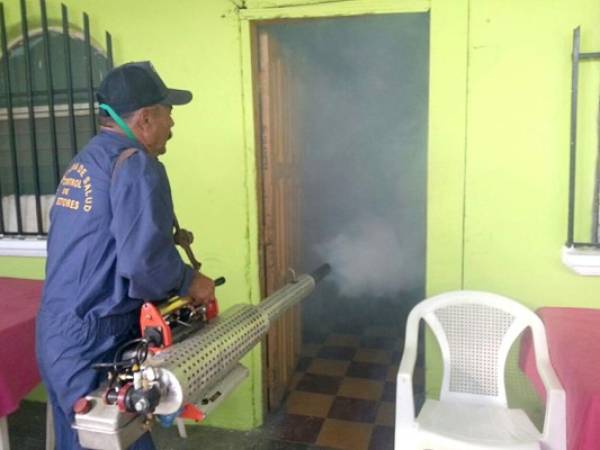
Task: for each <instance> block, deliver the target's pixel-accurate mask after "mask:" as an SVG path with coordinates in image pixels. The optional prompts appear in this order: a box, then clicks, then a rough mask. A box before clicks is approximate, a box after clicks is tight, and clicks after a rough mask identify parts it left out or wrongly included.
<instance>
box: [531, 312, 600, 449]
mask: <svg viewBox="0 0 600 450" xmlns="http://www.w3.org/2000/svg"><path fill="white" fill-rule="evenodd" d="M537 313H538V314H539V316H540V317H541V318H542V320H543V321H544V325H545V327H546V336H547V338H548V347H549V350H550V360H551V362H552V366H553V367H554V370H555V371H556V374H557V375H558V378H559V379H560V381H561V383H562V385H563V387H564V389H565V392H566V395H567V448H568V450H598V449H600V309H585V308H541V309H539V310H538V311H537ZM521 368H523V370H524V371H525V373H526V374H527V376H528V377H529V378H530V379H531V380H532V381H533V383H534V385H535V387H536V389H537V390H538V392H539V393H540V394H542V395H543V393H544V388H543V385H542V382H541V380H540V378H539V375H538V373H537V370H536V368H535V361H534V358H533V351H532V346H531V340H530V339H525V340H524V341H523V345H522V347H521Z"/></svg>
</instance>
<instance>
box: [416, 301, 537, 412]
mask: <svg viewBox="0 0 600 450" xmlns="http://www.w3.org/2000/svg"><path fill="white" fill-rule="evenodd" d="M421 319H423V320H425V322H426V323H427V324H428V325H429V327H430V328H431V330H432V331H433V333H434V335H435V337H436V339H437V340H438V343H439V345H440V349H441V352H442V358H443V361H444V377H443V381H442V388H441V393H440V399H441V400H452V401H461V402H472V403H483V404H490V403H491V404H496V405H502V406H507V399H506V387H505V384H504V370H505V365H506V358H507V356H508V352H509V351H510V348H511V346H512V345H513V343H514V341H515V339H516V338H517V337H518V336H519V335H520V334H521V332H522V331H523V330H524V329H525V328H526V327H531V328H532V331H534V333H535V335H536V338H537V339H536V340H537V341H538V342H539V343H541V344H542V345H544V346H546V350H545V351H546V352H547V345H546V339H545V333H544V326H543V324H542V322H541V320H540V319H539V317H538V316H536V315H535V313H533V312H532V311H530V310H529V309H527V308H526V307H525V306H523V305H521V304H519V303H517V302H516V301H514V300H511V299H509V298H506V297H503V296H500V295H496V294H491V293H487V292H478V291H455V292H447V293H444V294H441V295H437V296H435V297H431V298H429V299H426V300H424V301H423V302H421V303H419V304H418V305H416V306H415V307H414V308H413V310H412V311H411V313H410V315H409V318H408V324H407V332H408V330H409V329H414V328H415V327H417V326H418V322H419V321H420V320H421ZM540 334H541V337H540ZM407 336H408V333H407Z"/></svg>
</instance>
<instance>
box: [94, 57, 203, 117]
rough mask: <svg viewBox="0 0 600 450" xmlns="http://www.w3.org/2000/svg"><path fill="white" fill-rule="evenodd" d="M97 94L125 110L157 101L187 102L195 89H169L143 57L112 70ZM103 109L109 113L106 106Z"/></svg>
mask: <svg viewBox="0 0 600 450" xmlns="http://www.w3.org/2000/svg"><path fill="white" fill-rule="evenodd" d="M96 98H97V99H98V102H99V103H105V104H107V105H108V106H110V107H111V108H112V109H113V110H114V111H115V112H116V113H117V114H124V113H128V112H133V111H135V110H137V109H140V108H143V107H145V106H151V105H157V104H162V105H185V104H186V103H189V102H190V101H191V100H192V93H191V92H190V91H184V90H180V89H169V88H168V87H167V86H165V83H164V82H163V80H161V78H160V76H159V75H158V73H157V72H156V70H154V67H153V66H152V64H151V63H150V61H141V62H131V63H127V64H123V65H122V66H118V67H115V68H114V69H112V70H111V71H110V72H108V73H107V74H106V76H105V77H104V79H103V80H102V82H101V83H100V87H99V88H98V92H97V94H96ZM100 113H101V114H104V115H106V112H105V111H103V110H100Z"/></svg>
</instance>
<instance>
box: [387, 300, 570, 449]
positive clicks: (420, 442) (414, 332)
mask: <svg viewBox="0 0 600 450" xmlns="http://www.w3.org/2000/svg"><path fill="white" fill-rule="evenodd" d="M421 319H423V320H425V322H426V323H427V325H429V327H430V328H431V329H432V331H433V333H434V335H435V337H436V339H437V340H438V343H439V346H440V349H441V353H442V358H443V362H444V376H443V381H442V387H441V393H440V399H439V400H432V399H427V400H426V401H425V404H424V405H423V408H422V409H421V412H420V413H419V416H418V417H416V418H415V409H414V399H413V389H412V378H413V370H414V367H415V362H416V358H417V343H418V328H419V322H420V320H421ZM526 327H530V329H531V332H532V335H533V344H534V349H535V360H536V365H537V369H538V372H539V374H540V377H541V379H542V381H543V383H544V387H545V389H546V415H545V419H544V429H543V432H542V433H540V432H539V431H538V430H537V428H536V427H535V426H534V425H533V423H532V422H531V421H530V420H529V418H528V417H527V415H526V414H525V412H524V411H522V410H519V409H510V408H508V404H507V399H506V388H505V384H504V369H505V364H506V358H507V355H508V352H509V350H510V348H511V346H512V344H513V343H514V341H515V340H516V338H517V337H518V336H519V335H520V334H521V332H522V331H523V330H524V329H525V328H526ZM565 414H566V413H565V392H564V390H563V388H562V386H561V384H560V381H559V380H558V378H557V376H556V374H555V372H554V369H553V368H552V366H551V364H550V358H549V355H548V344H547V342H546V333H545V330H544V324H543V323H542V321H541V320H540V318H539V317H538V316H537V315H536V314H535V313H533V312H532V311H530V310H529V309H527V308H526V307H524V306H523V305H521V304H519V303H517V302H515V301H514V300H511V299H509V298H506V297H502V296H500V295H496V294H490V293H486V292H476V291H456V292H448V293H445V294H441V295H437V296H435V297H431V298H429V299H426V300H424V301H422V302H421V303H419V304H418V305H416V306H415V307H414V308H413V310H412V311H411V313H410V315H409V316H408V322H407V326H406V339H405V347H404V354H403V356H402V361H401V363H400V370H399V372H398V378H397V394H396V430H395V450H421V449H428V450H475V449H477V450H480V449H481V450H483V449H496V450H498V449H503V450H508V449H510V450H534V449H536V450H540V449H541V450H565V449H566V420H565V418H566V416H565Z"/></svg>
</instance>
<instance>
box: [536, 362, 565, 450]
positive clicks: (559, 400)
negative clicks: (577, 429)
mask: <svg viewBox="0 0 600 450" xmlns="http://www.w3.org/2000/svg"><path fill="white" fill-rule="evenodd" d="M536 366H537V370H538V373H539V375H540V378H541V379H542V383H543V384H544V388H545V389H546V414H545V416H544V430H543V433H542V448H543V450H565V449H566V448H567V411H566V393H565V390H564V389H563V387H562V384H561V383H560V380H559V379H558V376H557V375H556V372H554V368H553V367H552V365H551V364H550V361H549V360H548V358H546V357H544V356H540V357H539V358H538V357H536Z"/></svg>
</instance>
